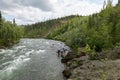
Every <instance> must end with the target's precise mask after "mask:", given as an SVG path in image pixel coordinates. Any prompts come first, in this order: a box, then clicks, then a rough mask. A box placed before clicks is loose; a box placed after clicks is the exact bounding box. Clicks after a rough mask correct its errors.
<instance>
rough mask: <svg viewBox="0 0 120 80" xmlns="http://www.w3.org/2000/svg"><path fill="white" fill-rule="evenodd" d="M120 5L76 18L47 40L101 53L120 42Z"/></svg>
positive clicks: (54, 32) (50, 35) (52, 33)
mask: <svg viewBox="0 0 120 80" xmlns="http://www.w3.org/2000/svg"><path fill="white" fill-rule="evenodd" d="M119 13H120V5H119V4H118V5H117V6H115V7H112V5H110V4H108V5H107V7H106V8H105V9H104V10H102V11H101V12H100V13H96V14H93V15H90V16H86V17H84V16H83V17H80V18H74V19H73V20H71V21H70V22H69V23H67V24H65V25H63V26H62V27H60V28H59V29H55V30H54V31H53V32H51V33H49V34H48V35H47V38H50V39H56V40H61V41H64V42H66V43H67V44H68V45H69V46H71V47H72V48H74V49H77V50H78V49H79V48H80V47H85V46H88V47H90V49H95V50H96V51H101V50H103V49H108V48H111V47H113V46H114V45H116V44H117V43H119V42H120V14H119Z"/></svg>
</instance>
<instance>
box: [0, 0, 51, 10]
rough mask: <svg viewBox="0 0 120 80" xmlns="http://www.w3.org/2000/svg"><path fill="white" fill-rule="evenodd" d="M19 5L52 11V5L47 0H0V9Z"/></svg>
mask: <svg viewBox="0 0 120 80" xmlns="http://www.w3.org/2000/svg"><path fill="white" fill-rule="evenodd" d="M19 6H25V7H26V6H29V7H34V8H39V9H41V10H42V11H52V10H53V7H52V4H51V3H50V1H49V0H1V1H0V9H6V10H7V9H11V8H16V7H19Z"/></svg>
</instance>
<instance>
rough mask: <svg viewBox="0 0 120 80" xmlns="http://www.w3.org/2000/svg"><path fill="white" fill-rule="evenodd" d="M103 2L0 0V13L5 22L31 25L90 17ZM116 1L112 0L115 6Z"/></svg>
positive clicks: (99, 0)
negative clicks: (78, 16) (67, 18)
mask: <svg viewBox="0 0 120 80" xmlns="http://www.w3.org/2000/svg"><path fill="white" fill-rule="evenodd" d="M103 2H104V0H0V11H1V12H2V14H3V17H4V18H5V19H6V20H9V21H12V20H13V19H14V18H15V19H16V23H17V24H20V25H21V24H33V23H35V22H41V21H46V20H49V19H54V18H58V17H64V16H69V15H76V14H78V15H90V14H93V13H97V12H99V11H100V10H101V9H102V8H103ZM117 2H118V0H113V5H115V4H116V3H117Z"/></svg>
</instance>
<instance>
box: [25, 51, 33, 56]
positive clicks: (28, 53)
mask: <svg viewBox="0 0 120 80" xmlns="http://www.w3.org/2000/svg"><path fill="white" fill-rule="evenodd" d="M33 52H34V50H31V51H28V52H26V53H25V55H26V56H30V55H31V54H32V53H33Z"/></svg>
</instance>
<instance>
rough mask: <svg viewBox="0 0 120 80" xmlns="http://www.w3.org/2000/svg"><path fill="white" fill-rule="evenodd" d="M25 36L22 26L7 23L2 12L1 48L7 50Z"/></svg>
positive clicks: (0, 21) (0, 25) (0, 17)
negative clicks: (6, 48)
mask: <svg viewBox="0 0 120 80" xmlns="http://www.w3.org/2000/svg"><path fill="white" fill-rule="evenodd" d="M22 35H23V30H22V28H21V27H20V26H18V25H17V24H16V23H15V19H13V23H11V22H10V21H6V20H5V19H4V18H3V17H2V14H1V12H0V48H5V47H8V46H11V45H13V44H14V43H17V42H19V39H20V38H21V37H22Z"/></svg>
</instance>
